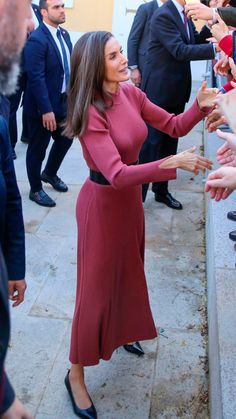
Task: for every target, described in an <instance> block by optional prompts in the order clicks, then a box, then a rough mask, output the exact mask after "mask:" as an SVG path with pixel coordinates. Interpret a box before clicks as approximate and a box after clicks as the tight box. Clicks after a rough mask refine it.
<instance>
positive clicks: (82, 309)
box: [0, 0, 236, 419]
mask: <svg viewBox="0 0 236 419" xmlns="http://www.w3.org/2000/svg"><path fill="white" fill-rule="evenodd" d="M20 3H21V4H19V1H18V0H0V34H1V46H0V93H1V102H0V109H1V111H0V112H1V115H2V116H1V118H0V198H1V200H0V243H1V249H0V250H1V252H2V253H1V254H0V262H1V263H0V268H1V271H0V274H1V277H0V321H1V328H0V345H1V346H0V348H3V349H2V350H1V351H0V417H1V418H2V419H24V418H25V419H29V418H31V414H30V413H28V412H27V411H26V409H25V408H24V406H23V405H22V404H21V402H20V401H19V400H18V399H17V398H16V397H15V393H14V390H13V388H12V386H11V384H10V382H9V380H8V378H7V375H6V373H5V370H4V360H5V356H6V350H7V344H8V341H9V333H10V327H9V309H8V302H7V299H8V296H9V298H10V299H11V300H12V301H13V306H17V305H19V304H20V303H21V302H22V301H23V300H24V293H25V289H26V282H25V279H24V278H25V244H24V224H23V216H22V205H21V197H20V194H19V190H18V187H17V181H16V175H15V170H14V164H13V158H15V157H16V156H15V150H14V145H15V143H16V139H17V126H16V111H17V109H18V107H19V104H20V103H21V98H22V93H23V130H24V131H23V138H24V139H26V141H28V142H29V144H28V148H27V155H26V167H27V174H28V179H29V184H30V192H29V198H30V199H31V200H32V201H33V202H35V203H36V204H38V205H41V206H46V207H54V206H55V202H54V201H53V200H52V199H51V198H50V196H49V195H48V194H46V192H45V191H44V190H43V187H42V182H46V183H49V184H51V185H52V187H53V188H54V189H56V190H57V191H59V192H66V191H67V190H68V187H67V185H66V184H65V183H64V182H63V181H62V180H61V179H60V178H59V176H58V174H57V173H58V170H59V168H60V166H61V164H62V162H63V159H64V158H65V156H66V153H67V151H68V150H69V148H70V147H71V144H72V141H73V138H77V139H79V141H80V143H81V146H82V149H83V155H84V158H85V160H86V163H87V166H88V168H89V177H88V179H87V180H86V181H85V183H84V185H83V186H82V188H81V191H80V193H79V196H78V200H77V206H76V218H77V225H78V256H77V292H76V299H75V310H74V316H73V324H72V333H71V345H70V355H69V359H70V362H71V367H70V369H69V371H68V373H67V374H66V377H65V386H66V389H67V391H68V394H69V397H70V400H71V403H72V406H73V410H74V413H75V414H76V415H77V416H78V417H81V418H87V419H89V418H90V419H94V418H97V412H96V408H95V406H94V404H93V402H92V400H91V398H90V395H89V393H88V391H87V388H86V383H85V375H84V367H85V366H92V365H95V364H97V363H99V361H100V360H101V359H104V360H109V359H110V358H111V356H112V353H113V352H114V350H115V349H116V348H118V347H119V346H124V348H125V349H126V350H127V351H129V352H132V353H134V354H137V355H142V354H143V353H144V352H143V349H142V347H141V345H140V343H139V341H140V340H145V339H153V338H155V337H156V336H157V330H156V327H155V324H154V321H153V317H152V313H151V309H150V304H149V298H148V290H147V284H146V279H145V272H144V249H145V235H144V211H143V203H142V201H144V200H145V198H146V194H147V190H148V184H149V183H152V191H153V192H154V194H155V200H156V201H158V202H163V203H164V204H166V205H168V206H169V207H171V208H173V209H178V210H180V209H182V204H181V203H180V202H179V201H177V200H176V199H174V198H173V196H172V195H171V193H170V192H169V190H168V180H170V179H175V178H176V170H177V169H182V170H187V171H189V172H192V173H194V174H196V175H197V174H198V173H199V171H205V170H211V168H212V162H211V161H210V160H209V159H207V158H206V157H203V156H198V155H197V154H195V147H194V146H193V147H191V148H190V149H189V150H185V151H183V152H181V153H177V144H178V137H182V136H184V135H186V134H187V133H188V132H189V131H190V130H191V129H192V128H193V127H194V126H195V125H196V124H197V123H198V122H199V121H200V120H202V119H203V118H205V117H206V118H207V124H208V128H209V130H213V129H216V127H217V126H218V125H219V124H220V123H221V122H222V116H221V115H220V112H219V109H217V108H216V101H217V95H218V94H219V92H218V89H217V88H208V87H207V85H206V82H203V84H202V86H201V88H200V89H199V91H198V93H197V97H196V99H195V101H194V102H193V104H192V106H191V107H190V108H189V109H188V110H186V111H185V112H184V107H185V103H186V102H187V101H188V99H189V96H190V91H191V72H190V61H191V60H198V59H207V58H214V57H215V54H216V51H218V50H219V49H222V50H224V49H225V50H226V49H227V56H226V55H224V57H222V59H221V61H220V63H218V64H217V65H216V67H215V68H216V71H221V72H222V71H226V70H227V71H228V70H229V69H231V71H232V73H233V76H234V77H235V76H236V74H234V72H235V66H234V64H233V63H232V61H230V59H229V58H228V56H229V55H231V54H232V36H231V35H230V34H229V30H228V28H227V27H226V25H225V24H223V21H222V20H221V18H220V14H221V10H218V9H216V10H215V9H213V10H214V11H213V12H212V10H211V9H209V8H207V9H206V6H204V8H203V7H202V5H200V6H199V5H198V6H196V5H194V4H193V5H190V6H186V7H184V6H185V2H184V0H168V1H167V2H166V3H165V4H163V5H162V2H161V1H159V0H158V1H157V2H156V0H155V1H152V2H150V3H147V4H145V5H142V6H141V7H140V9H139V10H138V12H137V15H136V17H135V20H134V24H133V26H132V29H131V34H130V37H129V41H128V55H129V56H130V60H129V63H128V60H127V58H126V57H125V56H124V54H123V51H122V48H121V45H120V44H119V42H118V41H117V39H116V38H115V37H114V36H113V35H112V34H111V33H110V32H106V31H94V32H87V33H85V34H84V35H83V36H81V37H80V39H79V40H78V41H77V43H76V44H75V46H74V48H72V44H71V41H70V36H69V33H68V32H67V31H66V30H64V29H63V28H61V27H60V25H61V24H63V23H64V22H65V10H64V2H63V1H62V0H40V2H39V8H38V7H36V6H35V5H32V4H31V2H30V1H29V0H22V1H21V2H20ZM12 10H14V13H13V12H12ZM206 10H207V12H208V13H209V14H208V15H207V20H208V24H207V26H205V27H203V29H202V31H201V32H200V33H198V32H197V31H196V29H195V27H194V25H193V22H192V20H191V19H187V15H186V13H185V12H187V14H188V15H189V16H191V17H192V18H193V19H196V18H200V17H202V16H200V15H201V13H206ZM141 12H142V13H141ZM210 13H212V14H211V15H210ZM141 15H142V16H144V17H145V19H146V20H145V19H144V21H142V22H141V21H140V20H139V18H140V17H141ZM223 15H224V11H223V14H222V16H223ZM209 16H210V18H209ZM142 19H143V17H142ZM230 19H232V15H230ZM209 20H210V22H209ZM217 20H218V23H217ZM231 24H232V23H231ZM140 27H142V31H143V40H142V41H143V42H142V46H141V47H140V49H139V42H141V38H142V37H139V42H138V41H137V32H138V30H139V29H140ZM135 31H136V35H135V36H136V40H135V36H133V35H132V32H135ZM142 31H141V32H140V33H142ZM211 34H213V36H214V38H215V42H214V43H209V42H207V38H209V36H210V35H211ZM170 35H171V36H170ZM225 38H227V39H225ZM134 40H135V41H134ZM24 41H26V43H25V46H24ZM134 47H136V50H135V49H134ZM230 48H231V50H230ZM229 51H231V53H229ZM144 56H145V58H144ZM139 59H141V60H142V63H141V61H140V63H139V61H138V60H139ZM128 65H129V67H130V69H129V68H128ZM19 70H20V80H19V83H18V85H17V84H16V81H17V78H18V77H19ZM130 72H131V81H133V83H130V82H129V80H130ZM16 85H17V86H18V87H17V89H16ZM230 86H231V85H230ZM231 87H232V88H234V84H232V86H231ZM229 88H230V87H229V86H225V91H226V89H229ZM8 116H9V118H8ZM8 127H9V130H8ZM124 127H125V129H124ZM9 132H10V134H9ZM218 135H219V136H220V137H221V138H222V139H224V140H225V143H224V145H223V146H222V147H221V148H220V149H219V150H218V154H217V158H218V161H219V163H220V164H222V165H223V167H222V168H220V169H219V170H217V171H214V172H211V173H210V174H209V176H208V180H207V183H206V191H207V192H210V194H211V197H212V198H215V199H216V200H220V199H225V198H227V197H228V196H229V195H230V193H231V192H232V191H233V190H234V189H235V188H236V174H235V172H236V168H235V167H233V165H234V166H236V135H235V134H229V133H222V132H221V131H218ZM51 137H52V138H53V140H54V142H53V145H52V147H51V149H50V153H49V157H48V159H47V163H46V165H45V168H44V170H43V171H42V164H43V161H44V158H45V154H46V150H47V148H48V146H49V141H50V139H51ZM225 166H227V167H225ZM141 185H143V187H142V191H141ZM141 192H142V193H141Z"/></svg>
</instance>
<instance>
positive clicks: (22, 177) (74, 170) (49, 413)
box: [7, 123, 208, 419]
mask: <svg viewBox="0 0 236 419" xmlns="http://www.w3.org/2000/svg"><path fill="white" fill-rule="evenodd" d="M192 144H196V145H197V146H198V147H201V145H202V123H200V124H198V126H197V127H196V128H195V129H194V130H193V131H192V133H191V134H190V135H189V136H187V137H186V138H185V139H183V140H182V141H181V148H188V147H189V146H190V145H192ZM183 146H184V147H183ZM16 152H17V156H18V158H17V160H16V171H17V177H18V181H19V186H20V189H21V192H22V198H23V207H24V217H25V228H26V244H27V280H28V289H27V294H26V300H25V303H24V304H23V305H22V306H21V307H19V308H18V309H15V310H12V340H11V345H10V348H9V352H8V362H7V369H8V372H9V375H10V377H11V379H12V382H13V383H14V386H15V388H16V390H17V393H18V396H19V397H20V398H21V400H22V401H23V402H24V403H26V404H27V406H28V407H29V409H30V410H31V411H32V412H33V414H34V416H35V418H36V419H70V418H71V419H72V418H73V417H74V414H73V412H72V408H71V405H70V402H69V399H68V395H67V392H66V390H65V387H64V384H63V380H64V376H65V374H66V369H67V367H68V366H69V363H68V349H69V341H70V328H71V318H72V313H73V307H74V295H75V281H76V225H75V216H74V213H75V202H76V197H77V194H78V192H79V189H80V187H81V184H82V182H83V180H84V179H85V178H86V176H87V168H86V167H85V164H84V162H83V158H82V156H81V149H80V146H79V142H78V141H74V144H73V147H72V148H71V150H70V152H69V153H68V156H67V158H66V160H65V162H64V164H63V167H62V170H61V173H60V174H61V177H62V178H63V180H65V182H66V183H68V184H69V187H70V190H69V192H68V193H66V194H60V193H57V192H55V191H53V190H52V189H51V187H50V186H48V187H47V186H45V190H46V191H48V192H49V193H50V195H51V196H52V197H53V198H54V199H55V200H56V203H57V206H56V207H55V208H52V209H45V208H42V207H39V206H37V205H36V204H34V203H33V202H31V201H29V199H28V192H29V187H28V182H27V177H26V172H25V152H26V145H24V144H21V143H19V144H17V148H16ZM202 185H203V184H202V177H201V175H199V176H198V177H197V178H196V181H194V180H193V178H192V176H191V175H190V174H188V173H181V174H180V176H179V178H178V180H177V181H176V182H175V183H174V182H171V188H170V189H171V190H172V192H173V194H174V195H175V196H176V197H177V198H178V199H179V200H180V201H181V202H182V203H183V205H184V210H183V211H173V210H171V209H169V208H167V207H165V206H164V205H162V204H159V203H156V202H155V201H154V199H153V195H152V194H151V192H149V195H148V199H147V202H146V204H145V215H146V230H147V239H146V273H147V280H148V287H149V293H150V300H151V305H152V310H153V315H154V318H155V321H156V325H157V327H159V328H162V329H164V331H163V332H162V335H161V336H160V337H159V338H158V339H156V340H153V341H148V342H143V344H142V345H143V348H144V350H145V353H146V355H145V356H144V357H143V358H142V359H139V358H136V357H135V356H134V355H131V354H128V353H126V352H125V351H124V350H123V348H120V349H119V350H117V351H116V352H115V353H114V354H113V357H112V359H111V360H110V361H109V362H101V363H100V364H99V365H98V366H96V367H93V368H87V371H86V375H87V383H88V388H89V391H90V393H91V396H92V398H93V400H94V403H95V405H96V407H97V410H98V415H99V418H100V419H131V418H135V419H148V418H151V419H156V418H158V419H162V418H167V419H169V418H191V419H195V418H197V419H207V418H208V407H207V388H208V379H207V374H206V371H207V365H206V333H207V331H206V318H205V313H206V284H205V246H204V195H203V186H202Z"/></svg>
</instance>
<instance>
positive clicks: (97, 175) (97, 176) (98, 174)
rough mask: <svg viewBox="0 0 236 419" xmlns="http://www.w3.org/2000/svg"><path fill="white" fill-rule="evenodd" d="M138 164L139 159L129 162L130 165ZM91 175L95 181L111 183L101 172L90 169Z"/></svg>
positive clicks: (102, 183) (100, 183)
mask: <svg viewBox="0 0 236 419" xmlns="http://www.w3.org/2000/svg"><path fill="white" fill-rule="evenodd" d="M136 164H138V160H137V161H136V162H134V163H131V164H129V166H133V165H136ZM89 177H90V179H91V180H92V181H93V182H95V183H98V184H99V185H110V182H108V180H107V179H106V178H105V176H103V174H102V173H101V172H96V171H95V170H91V169H90V173H89Z"/></svg>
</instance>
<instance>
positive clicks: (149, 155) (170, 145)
mask: <svg viewBox="0 0 236 419" xmlns="http://www.w3.org/2000/svg"><path fill="white" fill-rule="evenodd" d="M184 106H185V104H183V105H181V106H179V107H178V108H175V109H173V108H172V109H171V108H168V109H167V108H166V107H165V108H164V109H165V110H166V111H167V112H169V113H174V114H175V115H178V114H180V113H182V112H183V111H184ZM147 127H148V136H147V138H146V140H145V142H144V144H143V146H142V149H141V152H140V155H139V163H140V164H143V163H150V162H152V161H156V160H160V159H163V158H165V157H168V156H171V155H174V154H176V152H177V148H178V138H173V137H170V136H169V135H168V134H165V133H164V132H162V131H159V130H157V129H155V128H153V127H151V126H150V125H148V126H147ZM148 187H149V183H145V184H143V186H142V197H143V202H144V201H145V199H146V195H147V191H148ZM152 191H153V192H154V193H159V194H162V195H165V194H166V193H167V191H168V181H164V182H153V184H152Z"/></svg>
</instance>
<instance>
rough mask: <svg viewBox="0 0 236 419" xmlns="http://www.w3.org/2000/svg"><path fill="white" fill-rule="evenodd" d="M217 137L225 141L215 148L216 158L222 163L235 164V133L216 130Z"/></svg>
mask: <svg viewBox="0 0 236 419" xmlns="http://www.w3.org/2000/svg"><path fill="white" fill-rule="evenodd" d="M217 135H218V137H220V138H222V139H223V140H225V141H226V142H225V143H224V144H223V145H222V146H221V147H220V148H219V149H218V150H217V160H218V162H219V163H220V164H222V165H227V166H236V135H235V134H232V133H230V132H223V131H220V130H219V129H218V130H217Z"/></svg>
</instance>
